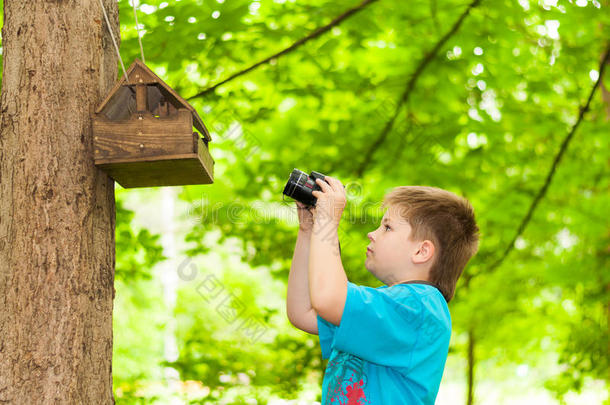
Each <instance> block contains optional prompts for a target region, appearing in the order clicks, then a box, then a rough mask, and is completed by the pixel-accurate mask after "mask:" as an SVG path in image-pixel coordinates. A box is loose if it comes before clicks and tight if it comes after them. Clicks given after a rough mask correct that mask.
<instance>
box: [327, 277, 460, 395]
mask: <svg viewBox="0 0 610 405" xmlns="http://www.w3.org/2000/svg"><path fill="white" fill-rule="evenodd" d="M317 319H318V337H319V339H320V346H321V348H322V358H323V359H329V361H328V365H327V367H326V372H325V373H324V380H323V382H322V405H364V404H371V405H395V404H408V405H419V404H422V405H433V404H434V401H435V399H436V395H437V393H438V389H439V386H440V383H441V378H442V376H443V370H444V368H445V361H446V360H447V354H448V352H449V339H450V337H451V315H450V314H449V308H448V307H447V302H446V301H445V298H444V297H443V295H442V294H441V292H440V291H439V290H438V289H437V288H436V287H433V286H431V285H429V284H396V285H393V286H392V287H388V286H382V287H378V288H372V287H365V286H358V285H355V284H353V283H351V282H349V281H348V283H347V298H346V300H345V308H344V309H343V316H342V318H341V323H340V325H339V326H336V325H333V324H332V323H330V322H328V321H326V320H325V319H323V318H322V317H320V316H319V315H318V317H317Z"/></svg>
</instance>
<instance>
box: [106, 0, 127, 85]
mask: <svg viewBox="0 0 610 405" xmlns="http://www.w3.org/2000/svg"><path fill="white" fill-rule="evenodd" d="M100 6H102V11H103V12H104V18H105V19H106V25H108V31H110V37H112V43H113V44H114V49H116V54H117V56H118V57H119V61H120V62H121V67H122V68H123V73H124V74H125V80H127V82H128V83H129V77H127V71H126V70H125V65H124V64H123V58H121V53H120V52H119V46H118V45H117V43H116V40H115V39H114V34H113V32H112V27H111V26H110V20H108V14H106V8H105V7H104V3H102V0H100Z"/></svg>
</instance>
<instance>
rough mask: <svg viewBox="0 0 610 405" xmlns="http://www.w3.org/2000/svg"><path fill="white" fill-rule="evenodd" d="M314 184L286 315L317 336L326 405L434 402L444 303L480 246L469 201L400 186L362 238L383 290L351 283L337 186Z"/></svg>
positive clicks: (446, 317)
mask: <svg viewBox="0 0 610 405" xmlns="http://www.w3.org/2000/svg"><path fill="white" fill-rule="evenodd" d="M324 180H325V181H322V180H319V179H318V180H317V184H319V185H320V187H321V191H314V197H316V198H317V199H318V201H317V204H316V207H315V208H310V209H309V210H308V209H306V207H305V206H304V205H303V204H301V203H299V202H297V207H298V213H299V223H300V225H299V232H298V236H297V242H296V247H295V251H294V256H293V260H292V266H291V269H290V275H289V278H288V293H287V300H286V309H287V315H288V319H289V320H290V322H291V323H292V324H293V325H294V326H295V327H297V328H299V329H301V330H303V331H305V332H308V333H312V334H317V335H319V341H320V346H321V349H322V358H323V359H329V361H328V365H327V367H326V372H325V374H324V380H323V382H322V405H327V404H329V405H330V404H332V405H363V404H372V405H398V404H425V405H432V404H434V401H435V399H436V395H437V393H438V388H439V385H440V382H441V377H442V375H443V370H444V367H445V361H446V359H447V354H448V350H449V339H450V337H451V316H450V314H449V308H448V306H447V303H448V302H449V301H450V300H451V299H452V298H453V294H454V291H455V285H456V283H457V280H458V278H459V276H460V275H461V273H462V270H463V269H464V267H465V266H466V263H467V262H468V260H469V259H470V258H471V257H472V256H473V255H474V254H475V253H476V252H477V250H478V231H479V229H478V227H477V225H476V222H475V218H474V212H473V209H472V206H471V205H470V203H469V202H468V201H467V200H465V199H464V198H461V197H458V196H457V195H455V194H453V193H450V192H448V191H446V190H442V189H438V188H434V187H417V186H413V187H407V186H403V187H396V188H394V189H393V190H392V191H391V192H390V193H389V194H388V195H386V196H385V197H384V201H383V204H382V208H388V209H387V211H386V212H385V213H384V216H383V219H382V221H381V225H380V226H379V228H377V229H376V230H374V231H372V232H370V233H369V234H368V238H369V240H370V244H369V246H368V248H367V252H366V261H365V267H366V268H367V270H368V271H370V272H371V273H372V274H373V275H374V276H375V277H376V278H377V279H379V280H380V281H382V282H383V283H384V284H385V285H384V286H382V287H378V288H371V287H365V286H358V285H355V284H353V283H351V282H349V281H348V280H347V277H346V275H345V271H344V270H343V266H342V264H341V257H340V256H339V253H338V252H337V251H336V249H335V246H334V245H335V244H336V241H337V240H338V236H337V228H338V226H339V221H340V219H341V214H342V212H343V209H344V208H345V204H346V198H345V191H344V188H343V185H342V184H341V182H340V181H339V180H337V179H335V178H333V177H329V176H326V177H325V179H324Z"/></svg>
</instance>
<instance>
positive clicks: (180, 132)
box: [92, 59, 214, 188]
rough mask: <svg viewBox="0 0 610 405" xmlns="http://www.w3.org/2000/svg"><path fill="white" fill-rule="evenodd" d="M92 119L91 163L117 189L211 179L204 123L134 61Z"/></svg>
mask: <svg viewBox="0 0 610 405" xmlns="http://www.w3.org/2000/svg"><path fill="white" fill-rule="evenodd" d="M127 78H129V80H127ZM92 121H93V145H94V158H95V165H96V166H97V167H99V168H101V169H102V170H104V171H105V172H106V173H107V174H108V175H109V176H110V177H112V178H113V179H114V180H115V181H116V182H117V183H119V184H120V185H121V186H122V187H124V188H134V187H159V186H177V185H187V184H210V183H213V181H214V180H213V174H214V159H212V157H211V156H210V153H209V150H208V142H209V141H211V139H212V138H211V137H210V134H209V132H208V130H207V128H206V127H205V125H204V123H203V121H202V120H201V118H200V117H199V115H198V114H197V111H195V109H194V108H193V107H192V106H191V105H190V104H189V103H188V102H186V100H184V99H183V98H182V97H180V95H179V94H178V93H176V92H175V91H174V90H173V89H172V88H171V87H169V86H168V85H167V84H166V83H165V82H163V80H161V79H160V78H159V77H158V76H157V75H155V74H154V73H153V72H152V71H151V70H150V69H149V68H148V67H147V66H146V65H145V64H144V63H142V61H140V60H139V59H136V60H135V62H134V63H133V64H132V65H131V66H130V67H129V69H128V70H127V77H123V78H122V79H121V80H120V81H119V82H118V83H117V84H116V85H115V86H114V88H113V89H112V90H111V91H110V93H109V94H108V96H107V97H106V99H105V100H104V101H103V102H102V104H100V106H99V107H98V108H97V110H96V111H95V114H94V116H93V120H92ZM193 127H194V128H195V129H196V130H197V131H199V133H198V132H196V131H193Z"/></svg>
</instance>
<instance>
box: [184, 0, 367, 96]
mask: <svg viewBox="0 0 610 405" xmlns="http://www.w3.org/2000/svg"><path fill="white" fill-rule="evenodd" d="M376 1H377V0H363V1H362V2H361V3H360V4H358V5H357V6H355V7H353V8H350V9H349V10H347V11H345V12H344V13H343V14H341V15H339V16H337V17H335V18H334V19H333V20H332V21H331V22H330V23H328V24H326V25H324V26H322V27H318V28H316V29H315V30H314V31H312V32H311V33H310V34H308V35H307V36H306V37H304V38H301V39H299V40H298V41H296V42H294V43H293V44H292V45H290V46H289V47H288V48H285V49H283V50H281V51H280V52H277V53H275V54H273V55H271V56H268V57H266V58H265V59H263V60H261V61H259V62H256V63H255V64H253V65H251V66H249V67H247V68H245V69H243V70H241V71H239V72H237V73H234V74H232V75H231V76H229V77H227V78H226V79H224V80H221V81H220V82H218V83H216V84H214V85H213V86H211V87H208V88H206V89H204V90H202V91H201V92H199V93H197V94H195V95H194V96H191V97H189V98H187V100H192V99H194V98H198V97H201V96H204V95H206V94H208V93H210V92H213V91H214V90H216V88H217V87H219V86H222V85H223V84H225V83H227V82H230V81H231V80H233V79H235V78H237V77H239V76H242V75H245V74H246V73H248V72H250V71H252V70H254V69H256V68H257V67H259V66H260V65H264V64H266V63H269V61H270V60H272V59H275V58H279V57H280V56H283V55H286V54H287V53H289V52H292V51H294V50H295V49H297V48H298V47H300V46H301V45H303V44H305V43H306V42H308V41H310V40H312V39H314V38H317V37H319V36H320V35H322V34H324V33H325V32H327V31H329V30H330V29H331V28H333V27H335V26H337V25H339V24H340V23H341V22H343V21H344V20H346V19H347V18H349V17H351V16H353V15H354V14H356V13H358V12H359V11H361V10H363V9H364V8H365V7H366V6H368V5H369V4H371V3H374V2H376Z"/></svg>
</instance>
